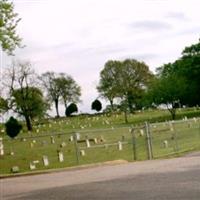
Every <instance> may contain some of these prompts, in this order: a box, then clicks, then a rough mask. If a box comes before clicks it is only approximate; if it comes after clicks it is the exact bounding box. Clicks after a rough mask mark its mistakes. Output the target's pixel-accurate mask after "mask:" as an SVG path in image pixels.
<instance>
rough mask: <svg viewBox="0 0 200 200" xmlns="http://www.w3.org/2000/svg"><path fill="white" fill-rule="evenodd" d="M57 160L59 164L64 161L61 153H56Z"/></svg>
mask: <svg viewBox="0 0 200 200" xmlns="http://www.w3.org/2000/svg"><path fill="white" fill-rule="evenodd" d="M58 160H59V162H63V161H64V156H63V152H61V151H60V152H58Z"/></svg>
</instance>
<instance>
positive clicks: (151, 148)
mask: <svg viewBox="0 0 200 200" xmlns="http://www.w3.org/2000/svg"><path fill="white" fill-rule="evenodd" d="M147 125H148V133H149V143H150V151H151V159H153V144H152V134H151V128H150V125H149V123H147Z"/></svg>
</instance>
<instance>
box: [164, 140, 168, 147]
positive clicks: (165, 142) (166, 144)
mask: <svg viewBox="0 0 200 200" xmlns="http://www.w3.org/2000/svg"><path fill="white" fill-rule="evenodd" d="M163 145H164V147H165V148H168V141H167V140H164V141H163Z"/></svg>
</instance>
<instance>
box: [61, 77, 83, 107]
mask: <svg viewBox="0 0 200 200" xmlns="http://www.w3.org/2000/svg"><path fill="white" fill-rule="evenodd" d="M59 75H60V76H59V77H58V78H57V83H58V87H59V88H60V96H61V98H62V101H63V103H64V105H65V109H67V105H68V103H70V102H73V103H78V102H80V96H81V88H80V86H79V85H78V84H77V83H76V82H75V80H74V79H73V78H72V77H71V76H69V75H66V74H64V73H61V74H59Z"/></svg>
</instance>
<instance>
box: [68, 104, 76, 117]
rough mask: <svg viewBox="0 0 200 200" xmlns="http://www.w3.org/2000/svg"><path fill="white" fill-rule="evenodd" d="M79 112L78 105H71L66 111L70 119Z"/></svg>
mask: <svg viewBox="0 0 200 200" xmlns="http://www.w3.org/2000/svg"><path fill="white" fill-rule="evenodd" d="M74 112H78V108H77V105H76V104H75V103H71V104H70V105H69V106H68V107H67V108H66V110H65V115H66V116H67V117H69V116H70V115H71V114H72V113H74Z"/></svg>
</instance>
